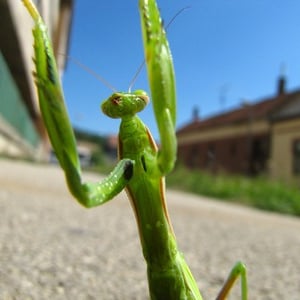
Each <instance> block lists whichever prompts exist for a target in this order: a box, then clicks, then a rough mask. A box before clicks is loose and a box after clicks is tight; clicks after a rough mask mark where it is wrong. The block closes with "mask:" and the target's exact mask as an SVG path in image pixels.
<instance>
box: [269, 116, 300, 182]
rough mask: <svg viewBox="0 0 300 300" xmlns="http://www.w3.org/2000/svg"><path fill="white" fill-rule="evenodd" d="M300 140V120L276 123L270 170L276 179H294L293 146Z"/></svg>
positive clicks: (273, 131) (273, 128)
mask: <svg viewBox="0 0 300 300" xmlns="http://www.w3.org/2000/svg"><path fill="white" fill-rule="evenodd" d="M296 140H300V120H299V119H293V120H286V121H281V122H278V123H275V124H274V125H273V127H272V145H271V149H272V150H271V161H270V172H271V176H272V177H273V178H275V179H281V180H285V181H293V180H295V179H296V177H297V176H295V174H294V157H293V153H294V152H293V147H294V143H295V141H296Z"/></svg>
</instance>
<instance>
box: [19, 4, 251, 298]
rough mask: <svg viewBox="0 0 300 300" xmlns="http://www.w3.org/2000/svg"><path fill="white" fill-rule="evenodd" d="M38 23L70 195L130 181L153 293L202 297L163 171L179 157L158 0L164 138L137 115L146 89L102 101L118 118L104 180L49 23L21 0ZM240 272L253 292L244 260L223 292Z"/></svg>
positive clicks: (95, 193)
mask: <svg viewBox="0 0 300 300" xmlns="http://www.w3.org/2000/svg"><path fill="white" fill-rule="evenodd" d="M22 1H23V3H24V4H25V7H26V8H27V9H28V11H29V13H30V15H31V17H32V18H33V20H34V22H35V26H34V28H33V36H34V52H35V59H34V61H35V67H36V71H35V74H34V75H35V81H36V86H37V90H38V96H39V101H40V108H41V113H42V116H43V120H44V123H45V126H46V129H47V131H48V134H49V138H50V141H51V143H52V146H53V148H54V150H55V153H56V156H57V158H58V161H59V163H60V166H61V167H62V169H63V170H64V173H65V178H66V182H67V185H68V187H69V190H70V192H71V193H72V195H73V196H74V197H75V198H76V199H77V200H78V201H79V202H80V203H81V204H82V205H83V206H85V207H94V206H98V205H101V204H103V203H105V202H107V201H109V200H111V199H112V198H113V197H114V196H115V195H117V194H118V193H119V192H121V191H122V190H123V189H124V188H125V190H126V192H127V195H128V197H129V199H130V201H131V204H132V207H133V209H134V212H135V216H136V220H137V225H138V230H139V235H140V241H141V246H142V250H143V255H144V258H145V260H146V263H147V273H148V283H149V293H150V297H151V299H164V300H166V299H191V300H192V299H193V300H195V299H197V300H200V299H202V297H201V295H200V292H199V289H198V287H197V284H196V281H195V279H194V278H193V275H192V273H191V271H190V269H189V267H188V265H187V264H186V262H185V260H184V257H183V255H182V254H181V253H180V252H179V250H178V247H177V242H176V238H175V235H174V232H173V229H172V225H171V221H170V218H169V215H168V210H167V205H166V200H165V184H164V176H165V175H166V174H167V173H168V172H170V171H171V170H172V168H173V166H174V163H175V160H176V135H175V122H176V93H175V75H174V68H173V63H172V57H171V52H170V48H169V45H168V41H167V38H166V34H165V30H164V28H163V25H162V21H161V18H160V14H159V10H158V8H157V4H156V1H155V0H139V10H140V16H141V26H142V35H143V42H144V52H145V61H146V66H147V71H148V79H149V82H150V89H151V96H152V99H153V102H152V103H153V110H154V114H155V118H156V122H157V125H158V130H159V135H160V141H161V145H160V148H159V149H158V148H157V146H156V144H155V142H154V139H153V138H152V136H151V133H150V132H149V130H148V128H147V127H146V126H145V125H144V124H143V122H142V121H141V120H140V119H139V118H138V117H137V116H136V114H137V113H138V112H139V111H141V110H142V109H143V108H144V107H145V106H146V105H147V103H148V102H149V97H148V96H147V94H146V92H144V91H142V90H137V91H135V92H133V93H124V92H117V93H114V94H112V95H111V96H110V97H109V98H108V99H107V100H105V101H104V102H103V103H102V105H101V108H102V111H103V112H104V114H106V115H107V116H109V117H111V118H120V119H121V124H120V131H119V145H118V154H119V162H118V163H117V165H116V167H115V168H114V170H113V171H112V172H111V173H110V175H109V176H108V177H107V178H106V179H104V180H103V181H101V182H98V183H84V182H82V180H81V169H80V163H79V159H78V154H77V150H76V142H75V138H74V133H73V129H72V126H71V124H70V121H69V118H68V114H67V110H66V108H65V104H64V97H63V91H62V88H61V84H60V79H59V75H58V72H57V67H56V62H55V58H54V55H53V50H52V46H51V42H50V40H49V38H48V34H47V29H46V26H45V24H44V22H43V20H42V18H41V17H40V15H39V13H38V11H37V9H36V8H35V6H34V4H33V3H32V2H31V0H22ZM239 276H241V286H242V299H243V300H246V299H247V284H246V269H245V266H244V265H243V264H242V263H240V262H238V263H237V264H236V265H235V266H234V268H233V269H232V271H231V273H230V275H229V277H228V279H227V281H226V282H225V284H224V287H223V288H222V289H221V291H220V293H219V295H218V297H217V299H225V298H226V296H227V294H228V292H229V290H230V289H231V287H232V285H233V283H234V282H235V280H236V279H237V278H238V277H239Z"/></svg>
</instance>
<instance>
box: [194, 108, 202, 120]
mask: <svg viewBox="0 0 300 300" xmlns="http://www.w3.org/2000/svg"><path fill="white" fill-rule="evenodd" d="M199 120H200V117H199V109H198V107H197V106H195V107H194V108H193V122H198V121H199Z"/></svg>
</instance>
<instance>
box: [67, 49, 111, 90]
mask: <svg viewBox="0 0 300 300" xmlns="http://www.w3.org/2000/svg"><path fill="white" fill-rule="evenodd" d="M62 55H64V54H62ZM67 58H68V59H70V60H72V61H73V62H74V63H75V64H76V65H78V66H79V67H80V68H82V69H83V70H85V71H87V72H88V73H89V74H91V75H92V76H94V77H95V78H96V79H97V80H99V81H100V82H101V83H102V84H104V85H105V86H106V87H107V88H109V89H110V90H112V91H113V92H117V89H116V88H115V87H114V86H112V85H111V84H110V83H109V82H108V81H107V80H106V79H105V78H104V77H102V76H100V75H99V74H98V73H96V72H95V71H94V70H93V69H91V68H89V67H88V66H86V65H85V64H83V63H81V62H80V61H79V60H77V59H76V58H74V57H72V56H69V55H67Z"/></svg>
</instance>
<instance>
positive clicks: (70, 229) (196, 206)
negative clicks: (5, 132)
mask: <svg viewBox="0 0 300 300" xmlns="http://www.w3.org/2000/svg"><path fill="white" fill-rule="evenodd" d="M86 178H87V179H89V180H90V179H91V180H97V176H95V175H91V174H87V175H86ZM0 185H1V190H0V211H1V217H0V264H1V268H0V299H1V300H2V299H5V300H9V299H22V300H23V299H37V300H40V299H51V300H56V299H70V300H71V299H72V300H73V299H75V300H77V299H104V300H106V299H148V296H147V295H148V292H147V282H146V268H145V264H144V261H143V258H142V255H141V251H140V245H139V240H138V235H137V229H136V225H135V220H134V215H133V213H132V211H131V208H130V205H129V202H128V201H127V199H126V197H125V195H124V194H121V195H120V196H119V197H118V198H117V199H115V200H114V201H111V202H110V203H107V204H105V205H103V206H102V207H99V208H95V209H91V210H87V209H84V208H82V207H81V206H79V205H78V204H77V203H76V202H75V201H73V199H72V198H71V196H70V195H69V194H68V192H67V190H66V187H65V184H64V180H63V176H62V173H61V171H60V170H59V169H58V168H56V167H54V166H40V165H32V164H27V163H21V162H12V161H6V160H0ZM168 201H169V208H170V215H171V218H172V220H173V225H174V229H175V232H176V235H177V239H178V243H179V245H180V248H181V250H182V251H183V252H184V254H185V257H186V259H187V261H188V263H189V265H190V266H191V269H192V271H193V273H194V275H195V277H196V278H197V281H198V285H199V287H200V290H201V291H202V294H203V297H204V299H214V297H215V296H216V295H217V292H218V290H219V288H220V286H221V284H222V281H223V280H224V278H225V277H226V276H227V274H228V272H229V270H230V268H231V266H232V265H233V264H234V263H235V262H236V261H237V260H242V261H244V262H245V263H246V264H247V266H248V272H249V289H250V292H249V294H250V295H249V298H250V299H288V300H299V299H300V258H299V253H300V219H296V218H291V217H286V216H280V215H276V214H268V213H263V212H259V211H255V210H252V209H248V208H243V207H236V206H232V205H228V204H223V203H221V202H217V201H213V200H209V199H205V198H200V197H196V196H193V195H189V194H185V193H178V192H174V191H169V192H168ZM238 294H239V287H238V286H237V287H236V288H235V290H234V293H233V295H232V297H231V298H230V299H239V298H238Z"/></svg>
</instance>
